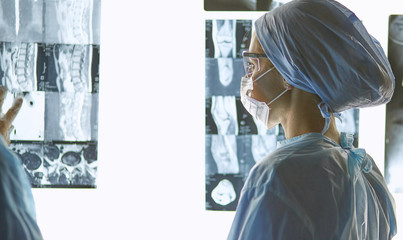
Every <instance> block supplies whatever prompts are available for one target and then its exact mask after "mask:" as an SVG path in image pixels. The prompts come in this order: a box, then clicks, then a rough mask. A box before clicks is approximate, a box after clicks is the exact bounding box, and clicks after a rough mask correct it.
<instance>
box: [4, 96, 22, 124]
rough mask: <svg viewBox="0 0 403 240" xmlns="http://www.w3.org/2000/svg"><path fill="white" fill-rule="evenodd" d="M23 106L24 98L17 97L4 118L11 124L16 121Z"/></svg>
mask: <svg viewBox="0 0 403 240" xmlns="http://www.w3.org/2000/svg"><path fill="white" fill-rule="evenodd" d="M21 106H22V98H16V99H15V100H14V103H13V106H11V108H10V109H9V110H8V111H7V113H6V114H5V115H4V117H3V118H4V120H5V121H6V122H7V123H8V124H9V125H11V123H12V122H13V121H14V119H15V117H16V116H17V114H18V112H19V111H20V109H21Z"/></svg>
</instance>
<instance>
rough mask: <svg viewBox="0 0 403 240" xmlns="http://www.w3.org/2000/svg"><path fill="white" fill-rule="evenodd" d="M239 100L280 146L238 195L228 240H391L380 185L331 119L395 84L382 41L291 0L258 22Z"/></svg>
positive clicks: (350, 19) (322, 0) (323, 0)
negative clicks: (277, 129) (278, 134)
mask: <svg viewBox="0 0 403 240" xmlns="http://www.w3.org/2000/svg"><path fill="white" fill-rule="evenodd" d="M243 56H244V65H245V72H246V75H245V76H244V77H243V78H242V80H241V101H242V103H243V105H244V107H245V108H246V110H248V112H249V113H250V114H251V115H252V116H253V117H255V118H256V119H257V120H259V121H260V122H261V123H263V124H264V125H265V126H267V128H272V127H274V126H276V125H277V124H279V123H281V125H282V127H283V128H284V132H285V136H286V140H285V141H283V142H281V143H280V144H279V147H278V149H277V150H276V151H274V152H272V153H270V154H269V155H268V156H266V157H265V158H263V159H262V160H261V161H259V162H258V163H257V164H256V165H255V166H254V168H253V169H252V170H251V172H250V174H249V177H248V179H247V181H246V183H245V185H244V188H243V189H242V193H241V198H240V200H239V203H238V207H237V211H236V214H235V218H234V221H233V224H232V227H231V230H230V233H229V236H228V239H231V240H232V239H253V240H258V239H293V240H294V239H326V240H328V239H349V240H354V239H391V238H392V237H393V236H394V235H395V234H396V218H395V205H394V200H393V197H392V195H391V194H390V192H389V190H388V189H387V186H386V183H385V181H384V178H383V176H382V174H381V172H380V171H379V169H378V168H377V166H376V164H375V162H374V161H373V159H372V158H371V156H370V155H368V154H367V153H366V151H365V149H362V148H355V147H354V146H353V140H354V138H353V136H352V135H349V134H346V133H339V132H338V130H337V128H336V124H335V117H339V113H340V112H342V111H344V110H348V109H351V108H361V107H370V106H375V105H380V104H384V103H387V102H389V101H390V99H391V97H392V94H393V90H394V76H393V74H392V71H391V68H390V65H389V63H388V61H387V58H386V56H385V54H384V51H383V50H382V48H381V46H380V44H379V42H378V41H377V40H376V39H374V38H373V37H372V36H371V35H369V34H368V32H367V31H366V29H365V28H364V26H363V25H362V23H361V21H360V20H359V19H358V18H357V17H356V16H355V15H354V13H352V12H351V11H350V10H348V9H347V8H346V7H344V6H343V5H341V4H340V3H338V2H336V1H333V0H296V1H292V2H289V3H287V4H284V5H283V6H281V7H278V8H276V9H274V10H273V11H270V12H268V13H266V14H264V15H263V16H262V17H260V18H259V19H258V20H257V21H256V22H255V32H254V33H253V34H252V39H251V44H250V47H249V50H248V51H247V52H244V53H243Z"/></svg>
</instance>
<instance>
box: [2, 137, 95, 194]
mask: <svg viewBox="0 0 403 240" xmlns="http://www.w3.org/2000/svg"><path fill="white" fill-rule="evenodd" d="M10 148H11V150H12V151H14V153H16V154H17V156H18V157H19V158H20V159H21V162H22V163H23V165H24V169H25V172H26V173H27V176H28V178H29V180H30V181H31V184H32V185H33V186H35V187H94V186H96V176H97V144H96V143H95V142H88V143H44V142H18V141H17V142H15V141H14V142H12V143H11V144H10Z"/></svg>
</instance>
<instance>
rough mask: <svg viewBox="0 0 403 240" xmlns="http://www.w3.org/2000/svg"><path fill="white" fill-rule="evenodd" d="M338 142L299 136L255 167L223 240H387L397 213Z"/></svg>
mask: <svg viewBox="0 0 403 240" xmlns="http://www.w3.org/2000/svg"><path fill="white" fill-rule="evenodd" d="M340 141H341V144H340V145H339V144H337V143H335V142H334V141H332V140H331V139H329V138H327V137H326V136H323V135H322V134H320V133H308V134H304V135H301V136H298V137H295V138H292V139H289V140H285V141H284V142H283V143H281V145H280V147H279V148H278V149H277V150H276V151H274V152H272V153H271V154H270V155H268V156H267V157H266V158H264V159H263V160H262V161H260V162H259V163H257V164H256V165H255V166H254V167H253V169H252V170H251V172H250V175H249V177H248V179H247V181H246V183H245V185H244V188H243V189H242V193H241V198H240V201H239V203H238V207H237V210H236V214H235V218H234V221H233V224H232V227H231V230H230V233H229V236H228V239H231V240H232V239H247V240H252V239H253V240H259V239H282V240H284V239H290V240H291V239H292V240H295V239H321V240H322V239H323V240H331V239H337V240H339V239H342V240H344V239H348V240H355V239H360V240H361V239H377V240H379V239H391V238H392V236H394V235H395V234H396V218H395V207H394V200H393V197H392V196H391V194H390V193H389V191H388V189H387V186H386V184H385V181H384V178H383V177H382V175H381V173H380V171H379V169H378V168H377V167H376V165H375V162H374V161H373V159H372V158H371V157H370V156H369V155H368V154H366V152H365V150H364V149H357V148H354V147H353V146H352V144H353V137H352V135H348V134H344V133H342V134H341V138H340Z"/></svg>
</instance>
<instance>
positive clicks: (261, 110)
mask: <svg viewBox="0 0 403 240" xmlns="http://www.w3.org/2000/svg"><path fill="white" fill-rule="evenodd" d="M273 69H274V67H272V68H270V69H269V70H267V71H266V72H264V73H263V74H262V75H260V76H259V77H258V78H256V79H255V80H253V79H252V77H249V78H246V77H242V80H241V102H242V104H243V106H244V107H245V109H246V110H247V111H248V112H249V113H250V115H252V116H253V117H254V118H256V119H257V120H258V121H260V122H262V123H263V124H264V125H265V126H266V127H267V126H268V121H269V114H270V108H269V105H270V104H272V103H273V102H274V101H276V100H277V99H278V98H279V97H281V96H282V95H283V94H284V93H286V92H287V91H288V89H285V90H284V91H283V92H281V93H280V94H279V95H278V96H277V97H275V98H274V99H273V100H271V101H270V102H268V103H265V102H261V101H258V100H256V99H254V98H252V97H251V96H250V93H251V91H252V90H253V82H256V81H258V80H259V79H261V78H262V77H263V76H264V75H266V74H267V73H269V72H270V71H272V70H273Z"/></svg>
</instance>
